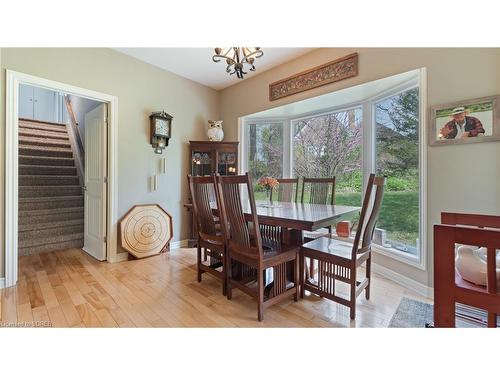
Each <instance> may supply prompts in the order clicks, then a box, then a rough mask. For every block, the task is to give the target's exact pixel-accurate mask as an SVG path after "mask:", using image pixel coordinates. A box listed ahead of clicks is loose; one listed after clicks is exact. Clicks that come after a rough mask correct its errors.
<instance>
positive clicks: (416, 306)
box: [389, 297, 434, 328]
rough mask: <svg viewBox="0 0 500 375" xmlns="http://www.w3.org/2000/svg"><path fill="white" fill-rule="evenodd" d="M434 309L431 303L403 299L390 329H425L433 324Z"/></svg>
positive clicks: (393, 317)
mask: <svg viewBox="0 0 500 375" xmlns="http://www.w3.org/2000/svg"><path fill="white" fill-rule="evenodd" d="M432 310H433V307H432V305H431V304H429V303H425V302H420V301H415V300H413V299H409V298H406V297H403V298H402V299H401V302H400V303H399V306H398V308H397V309H396V312H395V313H394V315H393V316H392V319H391V322H390V323H389V328H425V324H426V323H432V322H433V320H434V319H433V311H432Z"/></svg>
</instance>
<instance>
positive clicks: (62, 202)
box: [19, 195, 83, 211]
mask: <svg viewBox="0 0 500 375" xmlns="http://www.w3.org/2000/svg"><path fill="white" fill-rule="evenodd" d="M69 207H83V195H77V196H73V195H67V196H62V197H34V198H20V199H19V211H28V210H29V211H35V210H48V209H56V208H69Z"/></svg>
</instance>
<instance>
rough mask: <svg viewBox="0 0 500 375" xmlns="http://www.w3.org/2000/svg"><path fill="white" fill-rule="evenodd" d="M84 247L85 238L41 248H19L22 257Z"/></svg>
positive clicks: (46, 245)
mask: <svg viewBox="0 0 500 375" xmlns="http://www.w3.org/2000/svg"><path fill="white" fill-rule="evenodd" d="M82 247H83V238H82V239H78V240H71V241H65V242H58V243H53V244H45V245H41V246H29V247H19V255H20V256H23V255H33V254H40V253H44V252H48V251H54V250H66V249H81V248H82Z"/></svg>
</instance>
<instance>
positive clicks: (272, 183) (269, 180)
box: [257, 176, 279, 203]
mask: <svg viewBox="0 0 500 375" xmlns="http://www.w3.org/2000/svg"><path fill="white" fill-rule="evenodd" d="M257 185H259V186H262V187H263V188H264V189H265V190H266V198H267V201H268V202H269V203H272V202H271V190H273V189H274V188H276V187H277V186H278V185H279V182H278V180H277V179H275V178H274V177H269V176H263V177H261V178H259V180H258V181H257Z"/></svg>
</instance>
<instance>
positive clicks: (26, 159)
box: [19, 155, 75, 167]
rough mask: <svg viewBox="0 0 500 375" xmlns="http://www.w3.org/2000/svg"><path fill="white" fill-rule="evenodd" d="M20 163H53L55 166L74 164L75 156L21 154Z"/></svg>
mask: <svg viewBox="0 0 500 375" xmlns="http://www.w3.org/2000/svg"><path fill="white" fill-rule="evenodd" d="M19 164H21V165H47V166H49V165H53V166H68V167H70V166H74V165H75V161H74V160H73V158H57V157H56V158H54V157H50V156H28V155H20V156H19Z"/></svg>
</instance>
